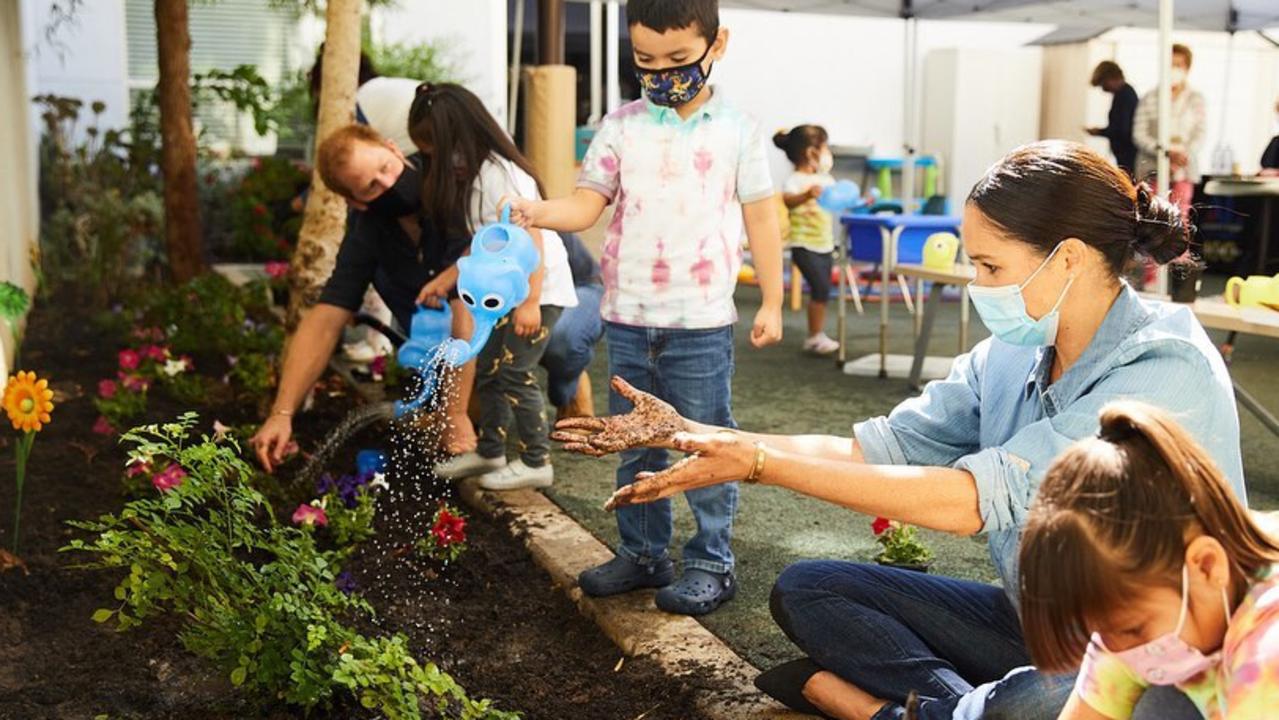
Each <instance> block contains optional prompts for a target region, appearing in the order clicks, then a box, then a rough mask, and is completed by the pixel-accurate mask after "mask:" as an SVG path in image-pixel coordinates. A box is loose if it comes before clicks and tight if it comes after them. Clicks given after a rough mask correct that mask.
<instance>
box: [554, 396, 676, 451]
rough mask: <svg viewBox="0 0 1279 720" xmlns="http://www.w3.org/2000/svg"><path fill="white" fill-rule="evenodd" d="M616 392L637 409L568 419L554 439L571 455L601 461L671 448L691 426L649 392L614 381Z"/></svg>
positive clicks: (556, 428) (556, 429)
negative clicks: (634, 450) (617, 455)
mask: <svg viewBox="0 0 1279 720" xmlns="http://www.w3.org/2000/svg"><path fill="white" fill-rule="evenodd" d="M613 390H614V391H615V392H616V393H617V394H618V395H621V396H622V397H624V398H626V399H627V400H629V401H631V404H632V405H634V408H633V409H632V410H631V411H630V412H628V413H625V414H623V415H610V416H608V417H595V418H567V419H564V420H561V421H559V422H557V423H555V432H553V433H551V439H553V440H556V441H558V442H562V443H564V449H565V450H568V451H569V452H576V453H582V454H583V455H593V456H595V457H600V456H602V455H607V454H609V453H615V452H621V451H623V450H629V449H631V448H637V447H671V443H672V441H673V440H674V438H675V434H676V433H679V432H683V431H684V430H686V429H687V427H688V423H687V421H685V420H684V418H682V417H680V415H679V413H677V412H675V408H673V407H671V406H670V405H669V404H668V403H666V402H663V401H661V400H658V399H657V398H655V397H653V396H652V395H649V394H648V393H646V392H641V391H639V390H636V389H635V388H634V387H631V385H630V384H629V383H627V382H626V381H625V380H623V379H621V378H620V377H614V378H613Z"/></svg>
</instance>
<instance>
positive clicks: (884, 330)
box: [839, 214, 962, 378]
mask: <svg viewBox="0 0 1279 720" xmlns="http://www.w3.org/2000/svg"><path fill="white" fill-rule="evenodd" d="M961 219H962V218H960V217H959V216H957V215H851V214H850V215H843V216H841V217H840V223H841V225H842V226H843V228H844V232H845V233H846V235H847V239H846V241H845V242H844V243H842V248H843V253H844V257H843V258H841V260H840V261H841V263H842V264H843V267H841V269H840V273H839V279H840V282H839V363H840V366H841V367H842V366H843V363H844V362H845V361H846V360H847V354H846V352H845V349H844V345H845V341H846V339H847V338H846V326H845V321H844V318H845V313H846V308H845V299H844V291H845V287H844V278H845V276H846V275H848V268H849V263H850V261H852V260H857V261H860V262H869V263H874V264H877V265H879V268H880V273H881V279H880V286H879V376H880V377H881V378H883V377H888V368H887V364H888V300H889V298H888V282H889V276H891V275H892V272H893V268H894V267H895V266H896V265H897V264H898V263H902V264H919V263H922V262H923V259H924V243H925V241H927V240H928V237H929V236H930V235H932V234H933V233H939V232H951V233H955V234H956V235H958V234H959V225H960V221H961Z"/></svg>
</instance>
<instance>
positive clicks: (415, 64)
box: [365, 41, 459, 82]
mask: <svg viewBox="0 0 1279 720" xmlns="http://www.w3.org/2000/svg"><path fill="white" fill-rule="evenodd" d="M365 52H366V53H367V54H368V56H369V60H371V61H372V62H373V67H375V68H377V71H378V72H379V73H381V74H382V75H384V76H387V77H405V78H413V79H414V80H420V81H422V82H448V81H451V80H455V79H456V78H457V76H458V74H459V73H458V68H457V65H456V64H455V63H454V61H453V60H452V58H451V56H452V55H453V54H454V53H453V46H452V45H451V44H450V43H448V42H447V41H436V42H433V43H421V44H417V45H408V44H405V43H382V44H380V45H374V44H366V47H365Z"/></svg>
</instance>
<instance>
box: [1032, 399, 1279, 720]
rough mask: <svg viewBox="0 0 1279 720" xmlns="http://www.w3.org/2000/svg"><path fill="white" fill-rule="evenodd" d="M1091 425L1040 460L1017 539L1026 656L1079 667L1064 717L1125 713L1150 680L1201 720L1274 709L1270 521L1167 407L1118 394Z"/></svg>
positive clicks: (1277, 604) (1046, 666)
mask: <svg viewBox="0 0 1279 720" xmlns="http://www.w3.org/2000/svg"><path fill="white" fill-rule="evenodd" d="M1100 424H1101V428H1100V430H1099V431H1098V433H1097V436H1096V437H1091V438H1085V439H1083V440H1080V441H1079V442H1077V443H1075V444H1074V445H1072V446H1071V447H1070V448H1068V449H1067V450H1066V451H1065V452H1064V453H1063V454H1062V455H1061V456H1060V457H1058V458H1057V459H1056V460H1055V461H1054V462H1053V464H1052V466H1051V467H1050V468H1049V469H1048V472H1047V473H1046V474H1045V476H1044V482H1043V485H1042V486H1040V488H1039V495H1038V496H1037V497H1036V499H1035V504H1034V506H1033V507H1032V508H1031V510H1030V513H1029V515H1028V517H1027V520H1026V527H1025V530H1024V532H1023V533H1022V540H1021V569H1022V572H1021V619H1022V624H1023V626H1024V628H1025V635H1026V646H1027V647H1028V648H1029V649H1030V654H1031V658H1032V659H1033V660H1034V661H1035V665H1036V666H1037V667H1038V668H1039V669H1040V670H1042V671H1045V672H1058V673H1071V672H1075V671H1076V670H1078V672H1079V674H1078V677H1077V678H1076V681H1075V687H1074V691H1073V693H1072V694H1071V697H1070V700H1069V701H1067V703H1066V708H1065V710H1064V711H1063V712H1062V714H1061V718H1060V720H1101V719H1103V718H1106V719H1108V720H1127V719H1128V718H1130V717H1132V715H1133V709H1134V708H1135V707H1136V705H1137V702H1138V701H1139V700H1140V699H1141V697H1142V695H1144V694H1145V693H1146V691H1147V689H1148V688H1150V687H1152V686H1175V687H1176V688H1177V689H1179V690H1181V691H1182V692H1183V693H1185V695H1186V696H1187V697H1189V698H1190V700H1191V701H1192V702H1193V703H1194V704H1195V707H1196V708H1198V710H1199V712H1200V713H1201V714H1202V715H1203V717H1205V718H1208V720H1225V719H1226V718H1229V719H1230V720H1269V719H1270V718H1274V717H1276V715H1277V714H1279V572H1276V570H1277V569H1279V534H1276V531H1279V516H1277V515H1276V514H1275V513H1269V514H1263V513H1255V512H1251V513H1250V512H1249V511H1248V508H1247V506H1246V505H1244V503H1243V502H1241V501H1240V498H1239V497H1238V496H1236V494H1235V493H1234V491H1233V490H1232V489H1231V485H1230V483H1229V481H1227V479H1226V477H1225V475H1224V474H1223V473H1222V471H1221V469H1220V468H1218V466H1217V464H1216V463H1215V462H1213V458H1212V457H1211V456H1210V455H1209V454H1208V452H1207V451H1205V450H1204V449H1203V447H1201V446H1200V445H1199V444H1198V443H1197V442H1195V439H1194V437H1193V436H1192V435H1191V434H1190V432H1188V431H1187V430H1185V429H1184V428H1182V427H1181V426H1179V425H1178V424H1177V423H1176V422H1174V421H1173V420H1172V417H1171V416H1170V415H1168V414H1167V413H1165V412H1163V411H1161V410H1158V409H1156V408H1154V407H1152V406H1150V405H1146V404H1143V403H1139V402H1136V401H1131V400H1128V401H1119V402H1116V403H1113V404H1111V405H1108V406H1107V407H1105V408H1103V409H1102V411H1101V421H1100ZM1081 660H1082V667H1081V664H1080V661H1081Z"/></svg>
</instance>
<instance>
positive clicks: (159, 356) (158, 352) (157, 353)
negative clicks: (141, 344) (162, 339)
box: [142, 345, 169, 362]
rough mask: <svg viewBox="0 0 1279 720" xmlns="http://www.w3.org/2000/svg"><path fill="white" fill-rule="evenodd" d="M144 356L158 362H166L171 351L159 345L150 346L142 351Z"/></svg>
mask: <svg viewBox="0 0 1279 720" xmlns="http://www.w3.org/2000/svg"><path fill="white" fill-rule="evenodd" d="M142 354H143V356H145V357H147V358H149V359H151V360H154V361H156V362H164V361H165V360H167V359H168V357H169V349H168V348H165V347H161V346H159V345H148V346H146V347H145V348H143V349H142Z"/></svg>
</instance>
